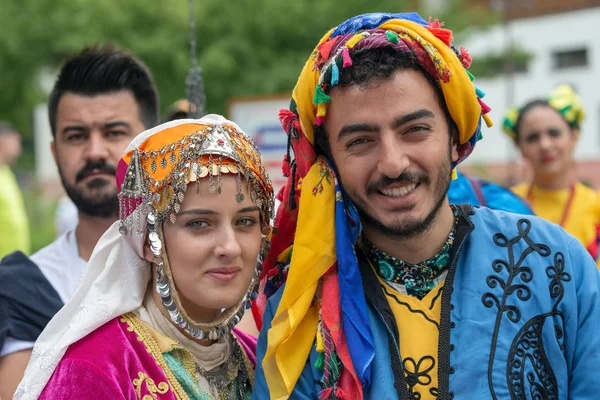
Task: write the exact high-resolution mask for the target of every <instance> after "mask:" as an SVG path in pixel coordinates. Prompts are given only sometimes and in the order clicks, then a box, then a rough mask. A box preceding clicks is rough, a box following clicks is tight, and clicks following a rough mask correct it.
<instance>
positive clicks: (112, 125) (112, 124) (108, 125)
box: [103, 121, 131, 129]
mask: <svg viewBox="0 0 600 400" xmlns="http://www.w3.org/2000/svg"><path fill="white" fill-rule="evenodd" d="M119 126H124V127H126V128H131V126H130V125H129V124H128V123H127V122H125V121H112V122H107V123H105V124H104V125H103V128H104V129H111V128H116V127H119Z"/></svg>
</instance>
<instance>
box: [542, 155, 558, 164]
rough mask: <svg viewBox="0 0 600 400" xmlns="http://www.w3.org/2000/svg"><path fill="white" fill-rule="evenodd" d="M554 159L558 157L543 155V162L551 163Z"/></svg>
mask: <svg viewBox="0 0 600 400" xmlns="http://www.w3.org/2000/svg"><path fill="white" fill-rule="evenodd" d="M554 160H556V157H554V156H543V157H542V162H544V163H550V162H552V161H554Z"/></svg>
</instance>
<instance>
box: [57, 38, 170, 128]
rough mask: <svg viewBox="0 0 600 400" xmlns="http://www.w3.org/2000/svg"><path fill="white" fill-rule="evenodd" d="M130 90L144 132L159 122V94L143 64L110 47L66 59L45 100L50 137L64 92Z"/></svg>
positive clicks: (87, 92) (80, 53)
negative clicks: (144, 129)
mask: <svg viewBox="0 0 600 400" xmlns="http://www.w3.org/2000/svg"><path fill="white" fill-rule="evenodd" d="M121 90H129V91H131V93H132V94H133V97H134V98H135V101H136V103H137V105H138V108H139V113H140V115H139V118H140V121H141V122H142V123H143V124H144V127H145V128H146V129H148V128H152V127H154V126H155V125H157V124H158V122H159V110H158V92H157V90H156V87H155V86H154V83H153V81H152V74H151V73H150V70H149V69H148V67H146V65H144V63H142V62H141V61H140V60H138V59H136V58H135V57H133V56H132V55H131V54H129V53H128V52H126V51H124V50H117V49H116V48H115V47H114V46H113V45H110V44H107V45H102V46H95V47H88V48H85V49H83V50H82V51H81V52H79V53H77V54H76V55H74V56H73V57H71V58H70V59H69V60H67V61H66V62H65V63H64V64H63V66H62V68H61V70H60V72H59V75H58V78H57V80H56V83H55V84H54V88H53V89H52V92H51V93H50V98H49V100H48V114H49V117H50V127H51V128H52V135H53V136H56V115H57V111H58V103H59V101H60V99H61V97H62V96H63V95H64V94H65V93H74V94H79V95H84V96H96V95H100V94H107V93H114V92H118V91H121Z"/></svg>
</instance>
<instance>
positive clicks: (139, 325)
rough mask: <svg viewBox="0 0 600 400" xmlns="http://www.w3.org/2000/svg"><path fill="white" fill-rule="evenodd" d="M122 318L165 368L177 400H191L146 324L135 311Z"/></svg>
mask: <svg viewBox="0 0 600 400" xmlns="http://www.w3.org/2000/svg"><path fill="white" fill-rule="evenodd" d="M120 320H121V322H125V323H126V324H127V325H128V326H127V330H128V331H129V332H135V333H136V335H137V339H138V340H139V341H140V342H142V343H143V344H144V346H145V347H146V350H147V351H148V353H149V354H150V355H151V356H152V357H153V358H154V361H156V364H158V366H159V367H160V368H161V369H162V370H163V372H164V374H165V375H166V377H167V380H168V381H169V385H170V386H171V389H173V393H174V394H175V398H176V399H177V400H189V397H188V396H187V394H186V393H185V391H184V390H183V388H182V387H181V385H180V384H179V381H177V379H176V378H175V375H173V372H172V371H171V370H170V369H169V366H168V365H167V362H166V361H165V359H164V358H163V355H162V352H161V351H160V348H159V346H158V343H157V342H156V340H155V339H154V337H153V336H152V334H151V333H150V331H149V330H148V328H147V327H146V324H145V323H144V322H142V321H141V320H140V319H139V318H138V317H137V316H135V315H134V314H133V313H127V314H123V315H122V316H121V318H120Z"/></svg>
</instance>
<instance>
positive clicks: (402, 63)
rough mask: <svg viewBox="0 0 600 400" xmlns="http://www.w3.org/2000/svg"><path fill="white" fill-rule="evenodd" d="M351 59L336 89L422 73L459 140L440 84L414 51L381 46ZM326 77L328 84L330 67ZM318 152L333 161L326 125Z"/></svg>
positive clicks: (319, 132) (317, 135)
mask: <svg viewBox="0 0 600 400" xmlns="http://www.w3.org/2000/svg"><path fill="white" fill-rule="evenodd" d="M351 58H352V65H351V66H348V67H345V68H340V69H339V71H340V75H339V81H338V84H337V85H336V86H334V87H333V88H335V87H338V86H339V87H347V86H352V85H358V86H361V87H366V86H367V85H369V84H370V83H372V82H377V81H385V80H387V79H389V78H391V77H392V76H393V75H394V73H395V72H396V71H399V70H403V69H412V70H414V71H418V72H421V73H422V74H423V75H424V76H425V78H427V81H429V83H430V84H431V86H432V87H433V89H434V91H435V97H436V98H437V100H438V102H439V105H440V108H441V109H442V110H443V111H444V115H445V117H446V120H447V121H448V132H449V133H450V136H451V137H452V138H453V139H454V140H457V139H458V128H457V127H456V124H455V122H454V120H453V119H452V117H451V116H450V112H449V111H448V107H447V105H446V100H445V99H444V94H443V93H442V89H441V87H440V85H439V83H438V82H437V81H436V80H435V79H434V78H433V77H432V76H431V75H430V74H429V73H427V72H426V71H425V70H424V69H423V68H422V67H421V65H420V64H419V61H418V60H417V58H416V57H415V55H414V54H413V53H412V52H408V51H399V50H396V49H394V48H392V47H378V48H374V49H365V50H358V51H355V52H354V53H353V54H352V55H351ZM324 74H325V76H324V77H323V79H324V81H325V82H329V81H330V80H331V68H328V70H327V71H325V72H324ZM331 89H332V88H328V89H327V90H326V92H330V91H331ZM315 150H316V152H317V154H323V155H325V156H327V157H328V158H330V159H331V157H330V156H331V151H330V148H329V141H328V140H327V133H326V132H325V126H324V124H322V125H320V126H316V127H315Z"/></svg>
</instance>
